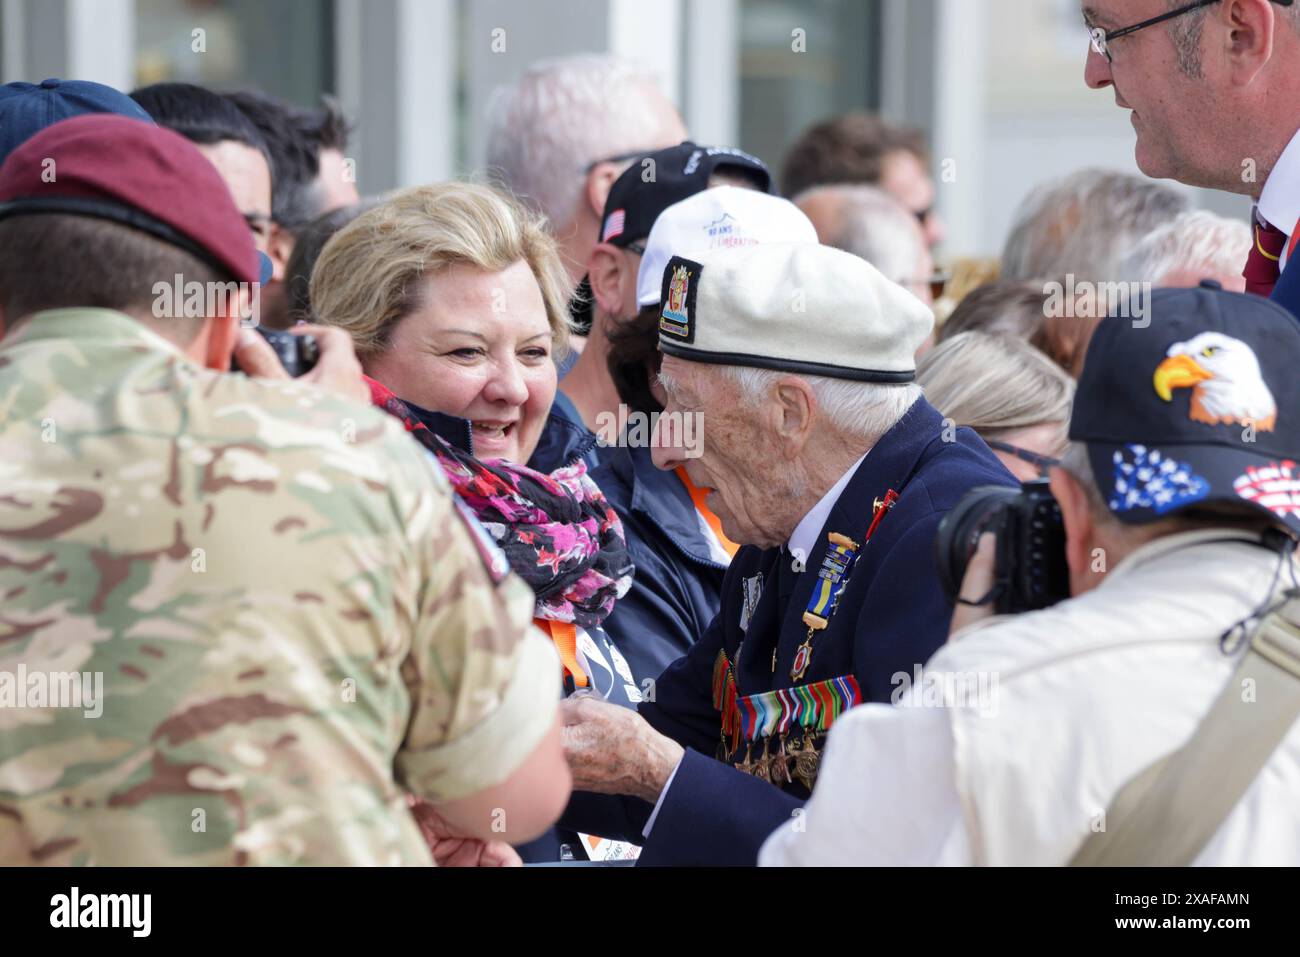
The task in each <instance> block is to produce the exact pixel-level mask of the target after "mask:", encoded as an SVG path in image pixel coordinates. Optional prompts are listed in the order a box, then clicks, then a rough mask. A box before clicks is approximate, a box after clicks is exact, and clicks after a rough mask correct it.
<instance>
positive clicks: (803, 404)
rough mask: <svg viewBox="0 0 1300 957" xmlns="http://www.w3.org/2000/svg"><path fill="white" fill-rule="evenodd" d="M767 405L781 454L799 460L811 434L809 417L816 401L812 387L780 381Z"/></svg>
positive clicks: (792, 380) (796, 380)
mask: <svg viewBox="0 0 1300 957" xmlns="http://www.w3.org/2000/svg"><path fill="white" fill-rule="evenodd" d="M774 396H775V401H774V402H771V403H770V408H771V410H772V412H771V414H772V424H773V427H774V428H775V430H776V435H777V438H778V441H779V442H780V444H781V447H782V451H783V452H784V454H785V456H786V458H787V459H789V460H793V459H796V458H798V457H799V455H800V453H802V452H803V449H804V446H805V445H807V444H808V440H809V438H811V437H812V432H813V414H814V412H815V410H816V408H817V399H816V397H815V396H814V394H813V390H812V386H810V385H809V384H808V383H807V382H805V381H804V380H803V379H799V378H796V377H794V376H791V377H789V378H786V379H782V380H780V381H779V382H778V383H777V384H776V389H775V392H774Z"/></svg>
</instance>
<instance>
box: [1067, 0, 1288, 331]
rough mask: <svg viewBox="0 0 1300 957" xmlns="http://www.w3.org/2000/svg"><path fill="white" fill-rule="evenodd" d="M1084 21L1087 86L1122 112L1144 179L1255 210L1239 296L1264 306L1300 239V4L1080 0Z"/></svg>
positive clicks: (1278, 0) (1282, 296)
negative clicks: (1253, 297) (1261, 300)
mask: <svg viewBox="0 0 1300 957" xmlns="http://www.w3.org/2000/svg"><path fill="white" fill-rule="evenodd" d="M1083 18H1084V21H1085V23H1086V24H1087V26H1088V30H1089V33H1090V34H1091V37H1092V47H1091V49H1090V51H1089V53H1088V60H1087V64H1086V66H1085V68H1084V79H1085V82H1087V84H1088V86H1090V87H1091V88H1092V89H1094V90H1104V89H1106V88H1108V87H1113V88H1114V91H1115V103H1116V105H1117V106H1119V107H1121V108H1122V109H1126V110H1129V111H1130V114H1131V116H1132V119H1133V128H1134V130H1135V131H1136V132H1137V163H1138V166H1139V167H1140V168H1141V169H1142V172H1144V173H1146V174H1147V175H1148V176H1154V177H1160V178H1169V179H1176V180H1178V181H1179V182H1182V183H1187V184H1189V185H1192V186H1204V187H1207V188H1209V189H1219V190H1223V191H1225V192H1229V193H1237V194H1241V195H1245V196H1249V197H1250V198H1251V199H1252V200H1253V201H1254V203H1255V211H1254V217H1253V223H1252V225H1253V228H1254V233H1255V237H1254V240H1255V241H1254V243H1253V244H1252V246H1251V251H1250V254H1249V256H1248V258H1247V260H1246V270H1245V274H1244V275H1245V277H1246V291H1247V292H1253V293H1256V294H1258V295H1263V296H1268V295H1272V294H1273V293H1274V292H1275V291H1277V287H1278V286H1279V284H1281V283H1280V280H1281V279H1282V277H1283V271H1284V270H1286V268H1287V265H1288V264H1289V262H1290V260H1291V259H1292V258H1293V257H1294V252H1295V248H1296V242H1297V239H1298V238H1300V229H1297V228H1296V226H1297V219H1300V116H1297V114H1296V110H1295V104H1296V103H1300V5H1297V4H1295V3H1293V2H1292V0H1200V2H1195V3H1187V2H1183V0H1084V2H1083ZM1287 272H1289V273H1294V274H1293V275H1289V276H1287V277H1286V278H1287V282H1286V283H1285V286H1286V289H1285V290H1283V291H1281V292H1280V293H1279V296H1278V298H1279V300H1284V301H1286V302H1287V303H1288V304H1289V305H1290V306H1291V307H1292V308H1293V310H1298V309H1300V270H1287Z"/></svg>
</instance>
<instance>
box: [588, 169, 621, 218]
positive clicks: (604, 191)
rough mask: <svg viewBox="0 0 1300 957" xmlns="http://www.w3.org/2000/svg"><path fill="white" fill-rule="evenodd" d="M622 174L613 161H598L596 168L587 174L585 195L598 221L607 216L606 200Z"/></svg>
mask: <svg viewBox="0 0 1300 957" xmlns="http://www.w3.org/2000/svg"><path fill="white" fill-rule="evenodd" d="M620 175H622V174H621V172H620V171H619V168H618V167H617V166H616V165H615V164H613V163H597V164H596V168H595V169H593V170H592V171H591V172H590V173H588V174H587V183H586V189H585V190H584V191H583V195H584V196H585V197H586V198H587V205H588V206H589V207H591V214H592V215H593V216H595V217H596V222H600V221H601V220H602V219H604V218H605V201H606V200H607V199H609V191H610V190H611V189H613V188H614V181H615V180H616V179H618V178H619V176H620Z"/></svg>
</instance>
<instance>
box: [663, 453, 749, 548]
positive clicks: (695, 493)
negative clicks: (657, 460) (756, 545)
mask: <svg viewBox="0 0 1300 957" xmlns="http://www.w3.org/2000/svg"><path fill="white" fill-rule="evenodd" d="M677 477H678V478H679V479H681V480H682V484H683V485H685V486H686V491H687V492H689V493H690V495H691V501H692V502H694V503H695V510H696V511H697V512H699V513H700V514H701V515H702V516H704V520H705V521H706V522H708V523H709V528H711V529H713V534H714V535H717V536H718V541H719V542H721V543H722V547H723V548H724V549H726V552H727V554H728V555H730V556H731V557H732V558H735V557H736V552H738V551H740V546H739V545H737V544H736V543H735V542H733V541H732V540H731V539H729V538H728V537H727V536H726V535H724V534H722V521H721V520H720V519H719V518H718V516H716V515H714V514H713V512H711V511H709V507H708V506H707V505H705V504H704V500H705V499H706V498H707V497H708V495H707V493H706V492H705V491H704V490H703V489H698V488H696V487H695V486H694V485H693V484H692V483H691V477H690V476H689V475H687V474H686V467H685V466H682V467H680V468H678V469H677Z"/></svg>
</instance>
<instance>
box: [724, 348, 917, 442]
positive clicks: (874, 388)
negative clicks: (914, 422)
mask: <svg viewBox="0 0 1300 957" xmlns="http://www.w3.org/2000/svg"><path fill="white" fill-rule="evenodd" d="M716 368H718V369H721V370H722V372H723V374H724V375H726V376H727V378H729V379H730V380H731V381H732V382H734V383H735V384H736V385H737V386H738V387H739V388H740V392H741V395H742V397H743V401H745V402H748V403H749V404H750V405H757V404H758V403H760V402H762V401H764V400H765V399H767V397H768V396H769V395H770V394H771V392H772V388H773V386H775V385H776V383H777V382H779V381H780V380H781V379H783V378H785V377H787V376H789V375H791V374H792V373H789V372H780V371H777V370H774V369H753V368H750V367H748V366H717V367H716ZM796 378H799V379H802V380H803V381H804V382H807V383H808V385H809V386H811V387H812V390H813V395H815V396H816V397H817V408H818V410H819V412H820V413H821V415H822V416H824V417H825V418H826V420H827V421H828V422H830V424H831V425H832V426H834V427H835V428H836V429H838V430H839V431H841V432H844V433H846V434H848V435H851V436H854V437H857V438H863V439H866V440H868V441H870V442H875V441H876V440H877V439H879V438H880V437H881V436H883V435H884V434H885V433H886V432H888V431H889V430H890V429H892V428H893V427H894V426H895V425H897V424H898V423H899V421H900V420H901V419H902V418H903V416H904V415H906V414H907V410H908V409H910V408H911V407H912V406H913V405H915V404H916V402H917V400H918V399H920V398H921V397H922V396H923V395H924V393H923V392H922V390H921V387H920V386H919V385H916V384H915V383H906V384H899V385H886V384H883V383H879V382H854V381H852V380H849V379H830V378H825V377H823V376H813V375H796Z"/></svg>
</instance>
